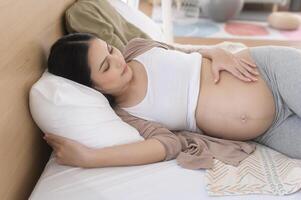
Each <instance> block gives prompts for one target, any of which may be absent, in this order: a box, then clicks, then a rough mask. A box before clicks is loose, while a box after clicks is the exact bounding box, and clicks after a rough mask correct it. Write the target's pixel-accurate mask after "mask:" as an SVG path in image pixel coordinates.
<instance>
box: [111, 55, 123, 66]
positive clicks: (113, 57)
mask: <svg viewBox="0 0 301 200" xmlns="http://www.w3.org/2000/svg"><path fill="white" fill-rule="evenodd" d="M108 62H109V64H110V65H112V66H115V67H122V64H121V63H122V60H121V59H120V58H119V57H118V56H116V55H108Z"/></svg>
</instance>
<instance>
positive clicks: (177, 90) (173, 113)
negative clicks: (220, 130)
mask: <svg viewBox="0 0 301 200" xmlns="http://www.w3.org/2000/svg"><path fill="white" fill-rule="evenodd" d="M134 60H137V61H139V62H140V63H141V64H143V66H144V67H145V70H146V73H147V78H148V82H147V92H146V95H145V97H144V99H143V100H142V101H141V102H140V103H138V104H137V105H135V106H132V107H126V108H122V109H124V110H126V111H127V112H128V113H130V114H131V115H134V116H136V117H139V118H142V119H145V120H150V121H155V122H159V123H161V124H163V125H165V126H166V127H167V128H168V129H170V130H188V131H195V132H197V131H198V130H199V129H198V128H197V126H196V121H195V110H196V106H197V100H198V95H199V86H200V73H201V62H202V55H201V54H200V53H197V52H194V53H190V54H187V53H183V52H180V51H176V50H166V49H163V48H159V47H154V48H152V49H150V50H148V51H146V52H144V53H143V54H141V55H139V56H137V57H136V58H134Z"/></svg>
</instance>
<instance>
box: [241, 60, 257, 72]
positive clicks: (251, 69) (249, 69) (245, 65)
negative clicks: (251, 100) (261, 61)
mask: <svg viewBox="0 0 301 200" xmlns="http://www.w3.org/2000/svg"><path fill="white" fill-rule="evenodd" d="M239 62H240V64H241V65H242V66H243V67H244V68H245V69H246V70H247V71H248V72H249V73H251V74H253V75H255V76H257V75H259V73H258V71H257V70H256V69H255V68H252V67H250V66H249V65H247V64H245V63H244V62H243V61H241V60H240V61H239Z"/></svg>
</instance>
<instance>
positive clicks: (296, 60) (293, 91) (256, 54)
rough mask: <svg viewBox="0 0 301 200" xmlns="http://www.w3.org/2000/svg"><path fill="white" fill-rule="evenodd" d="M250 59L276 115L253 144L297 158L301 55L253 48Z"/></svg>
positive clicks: (300, 123)
mask: <svg viewBox="0 0 301 200" xmlns="http://www.w3.org/2000/svg"><path fill="white" fill-rule="evenodd" d="M250 52H251V56H252V58H253V59H254V61H255V62H256V64H257V67H258V70H259V72H260V74H261V75H262V77H263V79H264V80H265V81H266V83H267V85H268V86H269V88H270V89H271V91H272V94H273V97H274V101H275V105H276V116H275V118H274V121H273V123H272V125H271V127H270V128H269V129H268V130H267V131H266V132H265V133H264V134H262V135H260V136H259V137H257V138H255V139H254V141H256V142H258V143H261V144H264V145H266V146H268V147H271V148H272V149H274V150H276V151H278V152H281V153H283V154H286V155H288V156H290V157H293V158H298V159H301V52H300V51H299V50H297V49H294V48H289V47H278V46H277V47H276V46H265V47H253V48H250Z"/></svg>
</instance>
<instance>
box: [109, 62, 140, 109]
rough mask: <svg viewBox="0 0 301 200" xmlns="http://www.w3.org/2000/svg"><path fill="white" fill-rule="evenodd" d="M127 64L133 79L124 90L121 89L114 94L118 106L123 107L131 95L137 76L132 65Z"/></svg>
mask: <svg viewBox="0 0 301 200" xmlns="http://www.w3.org/2000/svg"><path fill="white" fill-rule="evenodd" d="M127 64H128V66H129V67H130V68H131V70H132V78H131V80H130V81H129V82H128V83H127V84H126V85H125V86H124V87H123V88H121V89H120V90H119V91H118V92H115V93H114V94H112V95H113V96H114V97H115V101H116V103H117V104H118V105H122V104H123V103H124V102H126V100H127V99H128V97H129V95H130V94H131V90H132V88H133V86H134V85H135V76H134V70H133V69H134V68H133V67H132V63H127Z"/></svg>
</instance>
